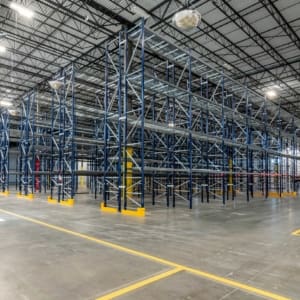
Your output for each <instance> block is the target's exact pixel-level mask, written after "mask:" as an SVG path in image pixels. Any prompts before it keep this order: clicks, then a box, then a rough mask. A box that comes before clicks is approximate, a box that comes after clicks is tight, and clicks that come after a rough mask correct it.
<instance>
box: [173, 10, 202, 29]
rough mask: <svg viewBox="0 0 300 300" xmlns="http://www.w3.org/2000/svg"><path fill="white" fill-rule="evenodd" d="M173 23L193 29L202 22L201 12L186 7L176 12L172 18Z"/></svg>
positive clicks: (182, 27)
mask: <svg viewBox="0 0 300 300" xmlns="http://www.w3.org/2000/svg"><path fill="white" fill-rule="evenodd" d="M172 22H173V24H175V26H176V27H178V28H179V29H182V30H191V29H194V28H196V27H198V25H199V24H200V22H201V14H200V13H199V12H198V11H197V10H194V9H185V10H182V11H179V12H178V13H176V14H175V15H174V17H173V19H172Z"/></svg>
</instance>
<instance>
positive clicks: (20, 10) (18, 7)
mask: <svg viewBox="0 0 300 300" xmlns="http://www.w3.org/2000/svg"><path fill="white" fill-rule="evenodd" d="M9 7H10V8H11V9H13V10H15V11H16V12H17V13H18V14H20V15H21V16H23V17H25V18H28V19H31V18H32V17H33V16H34V12H33V11H32V10H30V9H28V8H27V7H25V6H23V5H20V4H18V3H15V2H11V3H10V6H9Z"/></svg>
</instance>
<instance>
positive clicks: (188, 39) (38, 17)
mask: <svg viewBox="0 0 300 300" xmlns="http://www.w3.org/2000/svg"><path fill="white" fill-rule="evenodd" d="M18 2H19V3H21V4H23V5H25V6H27V7H29V8H30V9H32V10H34V12H35V16H34V18H33V19H31V20H28V19H25V18H22V17H20V16H18V15H17V14H16V13H15V12H14V11H12V10H11V9H10V8H9V4H10V2H9V1H7V0H0V34H1V33H2V38H1V40H0V43H1V44H3V45H5V46H6V48H7V51H6V53H4V54H0V96H1V99H8V100H11V101H15V102H18V101H19V100H20V99H21V98H22V95H24V94H25V93H26V92H28V91H30V90H31V89H32V88H37V89H38V90H43V88H45V86H46V85H47V80H48V79H50V78H51V77H52V76H53V75H54V74H55V73H56V72H58V71H59V69H60V68H61V67H64V66H67V65H69V64H70V63H71V62H73V63H75V67H76V69H77V70H78V72H79V73H80V74H79V76H78V78H79V79H78V80H79V84H85V83H86V81H88V82H89V86H90V90H88V89H85V93H86V96H85V97H88V94H90V95H89V96H90V97H91V99H92V98H94V95H95V91H96V90H97V88H99V87H101V86H100V84H101V80H100V79H101V76H102V74H103V73H102V66H101V65H103V60H104V59H103V54H104V47H105V41H107V40H109V39H111V38H112V37H114V36H116V34H117V32H118V31H119V30H120V29H121V28H122V27H123V26H128V27H130V26H132V24H134V22H136V21H137V20H138V19H140V17H141V16H146V17H147V21H146V26H147V27H149V28H151V29H152V30H154V31H156V32H159V33H161V35H163V36H164V37H166V38H167V39H169V40H170V41H172V42H173V43H175V44H177V45H179V46H183V47H186V48H191V49H193V54H194V55H195V56H198V57H201V59H202V60H205V61H207V62H208V63H210V64H211V65H213V66H215V67H217V68H224V70H225V72H226V73H227V74H228V75H230V76H231V77H233V78H234V79H236V80H239V81H241V82H244V83H245V84H247V85H248V86H249V87H251V88H252V89H253V90H255V91H257V92H259V93H260V94H262V95H263V94H264V92H265V90H267V89H268V88H270V87H273V86H276V87H277V89H278V90H279V92H280V97H279V98H277V99H276V100H274V101H276V102H277V103H280V104H281V107H282V108H284V109H285V110H287V111H289V112H291V113H292V114H295V115H296V116H297V117H300V2H299V0H259V1H258V0H200V1H199V0H197V1H193V0H190V1H182V0H156V1H146V0H143V1H134V0H132V1H131V0H82V1H80V0H70V1H69V0H68V1H65V0H36V1H29V0H27V1H18ZM184 7H191V8H194V9H197V10H198V11H199V12H200V13H201V15H202V22H201V24H200V26H199V28H196V29H194V30H193V31H191V32H182V31H180V30H178V29H177V28H176V27H175V26H174V25H173V23H172V17H173V15H174V13H175V12H177V11H179V10H181V9H183V8H184ZM82 74H84V76H83V75H82ZM82 98H84V97H82ZM82 103H84V102H82Z"/></svg>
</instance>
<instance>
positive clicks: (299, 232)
mask: <svg viewBox="0 0 300 300" xmlns="http://www.w3.org/2000/svg"><path fill="white" fill-rule="evenodd" d="M292 235H300V229H297V230H295V231H294V232H292Z"/></svg>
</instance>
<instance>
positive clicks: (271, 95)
mask: <svg viewBox="0 0 300 300" xmlns="http://www.w3.org/2000/svg"><path fill="white" fill-rule="evenodd" d="M266 96H267V98H269V99H275V98H276V97H277V92H276V91H275V90H268V91H266Z"/></svg>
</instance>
